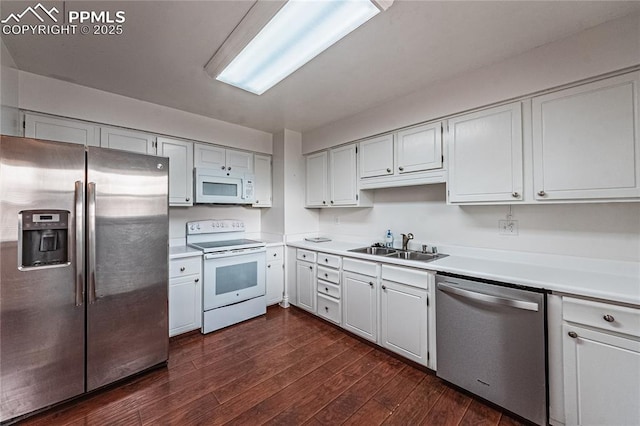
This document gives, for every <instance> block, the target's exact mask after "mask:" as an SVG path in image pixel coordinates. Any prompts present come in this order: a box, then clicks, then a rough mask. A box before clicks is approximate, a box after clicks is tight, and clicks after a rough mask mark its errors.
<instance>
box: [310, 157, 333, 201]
mask: <svg viewBox="0 0 640 426" xmlns="http://www.w3.org/2000/svg"><path fill="white" fill-rule="evenodd" d="M327 157H328V153H327V151H322V152H319V153H317V154H312V155H308V156H307V157H306V163H307V173H306V179H307V180H306V206H307V207H324V206H327V205H328V203H329V197H328V196H327V195H328V191H327V182H328V181H327V172H328V169H327V164H328V160H327Z"/></svg>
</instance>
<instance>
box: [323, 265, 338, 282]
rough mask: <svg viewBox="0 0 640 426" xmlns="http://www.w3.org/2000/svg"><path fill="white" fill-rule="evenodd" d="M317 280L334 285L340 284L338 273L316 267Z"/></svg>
mask: <svg viewBox="0 0 640 426" xmlns="http://www.w3.org/2000/svg"><path fill="white" fill-rule="evenodd" d="M318 278H320V279H321V280H325V281H329V282H332V283H335V284H340V271H338V270H337V269H331V268H325V267H324V266H319V265H318Z"/></svg>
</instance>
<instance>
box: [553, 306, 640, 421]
mask: <svg viewBox="0 0 640 426" xmlns="http://www.w3.org/2000/svg"><path fill="white" fill-rule="evenodd" d="M562 308H563V313H562V317H563V320H564V321H563V325H562V331H563V358H564V359H563V367H564V401H565V418H566V424H567V425H638V424H640V404H639V403H638V401H640V309H634V308H630V307H627V306H620V305H614V304H608V303H602V302H599V301H591V300H584V299H578V298H572V297H564V298H563V306H562Z"/></svg>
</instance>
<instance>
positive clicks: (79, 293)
mask: <svg viewBox="0 0 640 426" xmlns="http://www.w3.org/2000/svg"><path fill="white" fill-rule="evenodd" d="M74 197H75V198H74V204H75V216H76V217H75V225H76V229H75V231H76V238H75V248H76V254H75V262H74V266H75V282H76V289H75V290H76V306H82V303H83V301H84V184H83V182H82V181H81V180H78V181H76V182H75V192H74Z"/></svg>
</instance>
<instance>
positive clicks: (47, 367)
mask: <svg viewBox="0 0 640 426" xmlns="http://www.w3.org/2000/svg"><path fill="white" fill-rule="evenodd" d="M84 158H85V154H84V146H81V145H76V144H66V143H58V142H47V141H41V140H35V139H25V138H14V137H8V136H2V137H1V139H0V197H1V199H0V218H1V219H0V220H1V223H0V265H1V267H0V336H2V341H1V343H0V361H1V362H0V388H1V392H0V421H5V420H8V419H12V418H14V417H18V416H21V415H24V414H27V413H29V412H31V411H34V410H37V409H40V408H43V407H47V406H49V405H51V404H54V403H57V402H60V401H63V400H65V399H68V398H71V397H73V396H75V395H79V394H81V393H82V392H83V391H84V324H85V322H84V309H85V306H84V303H83V286H84V277H83V275H82V272H83V271H82V266H83V263H84V262H83V259H82V257H83V256H82V250H81V249H82V241H80V243H79V244H76V238H77V237H79V238H80V240H81V239H82V221H83V219H82V214H83V206H82V201H83V196H82V195H83V186H82V185H83V180H84V167H85V166H84ZM38 209H41V210H62V211H65V212H69V213H68V235H67V242H68V244H69V246H68V251H67V253H66V255H67V258H66V260H67V262H64V263H61V264H58V265H52V266H35V267H30V268H21V269H19V265H18V257H19V256H18V236H19V235H22V233H21V232H19V227H20V226H19V218H20V212H21V211H25V210H38ZM77 213H79V215H77ZM65 214H66V213H65ZM63 216H64V214H63ZM77 225H80V226H77ZM42 249H43V247H37V248H36V249H35V250H36V251H39V250H42ZM77 249H80V251H78V250H77Z"/></svg>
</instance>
